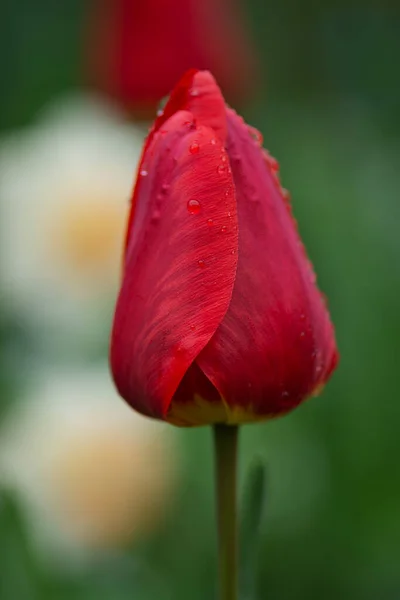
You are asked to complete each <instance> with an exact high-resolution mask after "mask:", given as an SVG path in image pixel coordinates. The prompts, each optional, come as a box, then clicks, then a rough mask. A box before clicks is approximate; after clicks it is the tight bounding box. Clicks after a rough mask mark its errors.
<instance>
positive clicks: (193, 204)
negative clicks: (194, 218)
mask: <svg viewBox="0 0 400 600" xmlns="http://www.w3.org/2000/svg"><path fill="white" fill-rule="evenodd" d="M200 208H201V207H200V202H199V201H198V200H189V202H188V203H187V209H188V211H189V212H190V214H191V215H198V214H199V212H200Z"/></svg>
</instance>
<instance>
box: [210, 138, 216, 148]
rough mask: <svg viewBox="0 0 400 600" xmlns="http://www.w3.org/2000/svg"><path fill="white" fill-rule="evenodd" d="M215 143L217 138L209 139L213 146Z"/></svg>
mask: <svg viewBox="0 0 400 600" xmlns="http://www.w3.org/2000/svg"><path fill="white" fill-rule="evenodd" d="M216 143H217V140H216V139H215V138H212V139H211V140H210V144H212V145H213V146H215V144H216Z"/></svg>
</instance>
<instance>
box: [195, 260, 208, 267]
mask: <svg viewBox="0 0 400 600" xmlns="http://www.w3.org/2000/svg"><path fill="white" fill-rule="evenodd" d="M197 264H198V265H199V267H200V269H204V267H205V266H206V263H205V262H204V260H199V261H197Z"/></svg>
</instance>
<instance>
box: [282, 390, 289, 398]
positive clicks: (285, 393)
mask: <svg viewBox="0 0 400 600" xmlns="http://www.w3.org/2000/svg"><path fill="white" fill-rule="evenodd" d="M281 396H282V398H288V396H289V392H287V391H286V390H283V392H282V394H281Z"/></svg>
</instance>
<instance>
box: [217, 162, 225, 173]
mask: <svg viewBox="0 0 400 600" xmlns="http://www.w3.org/2000/svg"><path fill="white" fill-rule="evenodd" d="M217 171H218V173H219V174H220V175H222V173H225V171H226V165H223V164H221V165H218V169H217Z"/></svg>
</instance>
